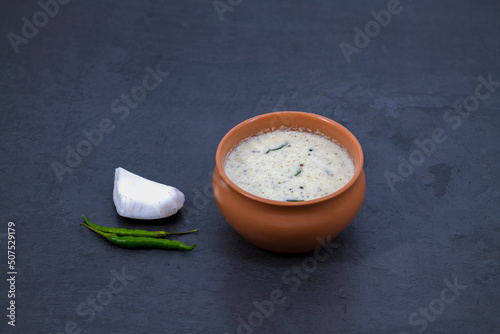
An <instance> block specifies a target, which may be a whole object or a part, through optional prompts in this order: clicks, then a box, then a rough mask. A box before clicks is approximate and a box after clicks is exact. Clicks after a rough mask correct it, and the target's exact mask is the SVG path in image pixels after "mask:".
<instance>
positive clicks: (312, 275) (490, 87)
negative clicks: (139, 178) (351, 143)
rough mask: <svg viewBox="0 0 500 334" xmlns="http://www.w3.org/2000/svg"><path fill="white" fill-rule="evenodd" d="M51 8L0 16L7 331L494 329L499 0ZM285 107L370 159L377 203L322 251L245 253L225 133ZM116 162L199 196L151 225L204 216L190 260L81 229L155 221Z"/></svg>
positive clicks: (26, 4) (26, 5) (23, 8)
mask: <svg viewBox="0 0 500 334" xmlns="http://www.w3.org/2000/svg"><path fill="white" fill-rule="evenodd" d="M61 2H63V3H64V1H62V0H61ZM42 3H43V2H42ZM46 3H47V4H52V5H51V6H46V8H47V11H48V12H49V13H50V14H51V16H49V15H46V14H43V12H42V14H40V13H39V12H40V11H41V10H42V7H41V6H40V4H38V3H37V2H36V1H23V2H10V3H9V4H4V5H3V6H2V11H1V12H0V29H1V31H0V32H1V33H0V36H1V39H0V52H1V54H0V113H1V117H2V118H1V122H0V130H1V131H0V142H1V146H0V148H1V151H0V152H1V155H2V162H1V163H0V170H1V182H0V226H1V228H0V247H1V248H2V250H1V251H0V254H3V255H1V257H0V263H2V264H1V266H0V267H1V268H2V269H1V271H0V272H1V276H2V277H4V279H2V280H3V282H4V283H2V285H1V288H0V291H1V293H0V296H1V297H0V308H2V309H3V310H4V311H3V313H4V314H3V316H2V318H1V319H2V320H1V324H0V332H2V333H58V334H59V333H167V332H169V333H226V332H227V333H252V332H253V333H422V332H425V333H497V332H498V330H499V328H500V320H499V319H500V318H499V317H498V314H499V313H500V298H499V297H500V288H499V286H500V269H499V268H500V267H499V261H500V245H499V240H500V227H499V224H498V216H499V209H498V207H499V204H500V203H499V198H500V193H499V190H498V189H499V178H498V173H499V159H498V157H499V139H500V131H499V126H500V118H499V108H500V83H498V82H499V81H500V64H499V60H498V59H499V51H500V39H499V38H498V37H499V36H500V34H499V33H500V21H499V20H498V17H499V14H500V4H499V3H498V1H481V2H475V1H451V0H450V1H439V2H434V1H424V0H420V1H416V0H415V1H409V0H408V1H401V3H400V4H399V5H398V3H396V2H394V1H392V0H391V1H356V2H350V1H335V2H333V1H331V2H327V1H307V2H306V1H272V2H271V1H246V0H244V1H236V0H234V1H230V3H232V6H231V7H230V8H228V7H225V9H226V11H225V12H224V13H222V14H221V16H219V14H218V13H217V11H216V9H215V7H214V4H213V2H212V1H176V2H173V1H172V2H168V3H166V4H163V3H159V2H154V1H107V2H102V1H85V2H76V1H71V2H69V3H67V4H61V5H59V6H58V8H56V7H55V6H54V3H53V2H50V1H47V2H46ZM222 3H223V4H226V6H227V2H225V1H224V2H222ZM219 6H220V8H221V9H220V10H222V8H223V7H222V5H221V4H220V3H219ZM388 8H389V10H390V11H389V10H388ZM56 9H57V10H56ZM372 10H373V11H374V14H373V13H372V14H371V11H372ZM381 10H386V11H385V12H380V11H381ZM387 13H390V15H391V17H390V19H389V17H388V15H387ZM384 14H385V16H384ZM23 17H25V18H26V19H25V20H24V21H23V19H22V18H23ZM375 17H377V18H378V20H379V21H380V22H381V23H375V22H376V21H375ZM221 19H222V20H221ZM33 20H35V23H36V24H38V26H39V27H38V28H37V27H36V26H33V27H30V24H32V22H33ZM371 21H373V23H370V22H371ZM26 22H29V23H26ZM356 27H357V28H359V29H360V30H361V31H365V28H367V29H368V35H366V36H363V35H361V34H360V33H359V32H357V28H356ZM35 28H36V30H35ZM14 34H15V35H14ZM23 34H24V35H23ZM364 34H366V32H365V33H364ZM25 36H28V37H25ZM356 36H357V37H356ZM370 36H371V37H370ZM9 39H10V40H9ZM341 43H345V44H341ZM347 44H349V46H347ZM340 45H342V46H343V49H344V50H346V51H345V52H346V54H349V55H348V56H347V57H346V56H345V55H344V54H343V52H342V48H341V46H340ZM354 48H356V49H354ZM16 51H17V52H16ZM348 60H349V61H350V62H348ZM157 69H158V72H156V73H157V74H156V75H155V76H152V75H151V74H149V73H150V72H155V71H156V70H157ZM164 72H168V73H169V75H166V74H164ZM147 75H149V76H147ZM481 78H482V79H481ZM488 81H490V84H487V82H488ZM491 81H493V83H491ZM484 82H486V84H485V83H484ZM146 86H147V88H145V87H146ZM457 102H458V103H462V104H463V103H465V106H463V107H460V106H458V107H457V106H455V105H456V103H457ZM460 108H461V109H460ZM276 110H302V111H308V112H314V113H318V114H321V115H325V116H327V117H330V118H332V119H334V120H336V121H338V122H340V123H342V124H344V125H345V126H346V127H348V128H349V129H350V130H351V131H352V132H353V133H354V134H355V135H356V136H357V137H358V138H359V140H360V142H361V144H362V147H363V149H364V153H365V161H366V164H365V172H366V176H367V194H366V199H365V203H364V205H363V208H362V209H361V211H360V213H359V215H358V216H357V217H356V219H355V221H354V222H353V223H352V224H351V225H350V227H349V228H348V229H347V230H346V231H345V232H344V233H343V234H341V235H340V236H339V237H338V238H337V239H335V240H334V241H333V243H332V244H331V245H330V246H333V248H332V249H333V251H332V252H331V253H328V252H326V251H325V253H324V255H325V254H326V255H325V256H324V257H322V260H321V261H315V258H314V254H313V253H310V254H304V255H299V256H285V257H284V256H279V255H275V254H270V253H268V252H265V251H262V250H260V249H258V248H256V247H254V246H252V245H250V244H249V243H247V242H245V241H244V240H243V239H242V238H240V237H239V236H238V235H237V234H236V233H235V232H234V231H233V230H232V229H231V228H230V227H229V226H228V225H227V224H226V223H225V222H224V220H223V218H222V217H221V215H220V213H219V212H218V210H217V208H216V206H215V204H214V202H213V199H212V197H211V193H210V191H211V189H210V184H211V171H212V170H213V167H214V155H215V151H216V147H217V144H218V142H219V141H220V139H221V138H222V137H223V136H224V134H225V133H226V132H227V131H228V130H229V129H230V128H232V127H233V126H234V125H236V124H237V123H239V122H240V121H243V120H245V119H247V118H249V117H251V116H254V115H258V114H262V113H267V112H271V111H276ZM467 110H469V111H467ZM99 128H100V130H99V131H101V134H102V136H100V135H99V134H98V133H97V132H96V131H94V130H95V129H99ZM89 134H90V136H91V138H92V140H91V141H89V140H88V139H87V137H86V136H87V135H89ZM86 141H87V142H86ZM92 141H93V143H92ZM89 143H90V146H89ZM419 143H420V144H419ZM419 145H420V146H421V147H422V148H419ZM72 150H75V151H79V152H80V153H81V155H85V156H80V158H78V157H76V156H74V153H73V155H71V154H70V156H69V157H68V154H69V153H68V152H70V151H72ZM422 150H423V151H422ZM424 151H425V152H424ZM405 161H406V162H405ZM54 166H56V167H57V168H58V170H59V177H58V176H57V173H56V172H55V170H54ZM118 166H121V167H124V168H127V169H129V170H131V171H133V172H135V173H138V174H140V175H143V176H145V177H148V178H150V179H154V180H157V181H159V182H163V183H166V184H170V185H173V186H176V187H178V188H179V189H180V190H181V191H183V192H184V193H185V194H186V197H187V200H186V207H185V208H184V209H183V210H182V211H181V212H180V213H179V214H178V215H176V216H174V217H172V218H170V219H165V220H162V221H158V222H151V223H145V224H144V226H145V227H147V228H151V229H159V228H162V229H168V230H174V231H180V230H186V229H191V228H200V232H199V233H198V234H196V235H189V236H183V237H182V239H183V240H184V241H186V242H188V243H190V242H196V243H198V245H199V247H198V248H197V249H196V250H195V251H193V252H191V253H179V252H177V253H176V252H162V251H147V250H144V251H127V250H122V249H118V248H115V247H113V246H112V245H110V244H108V243H107V242H106V241H105V240H103V239H101V238H99V237H97V236H95V235H92V234H91V233H90V232H89V231H87V230H83V228H80V227H79V225H78V224H79V223H80V222H81V221H82V219H81V214H86V215H87V216H88V217H89V218H90V219H91V220H93V221H94V222H95V223H101V224H103V225H110V226H120V227H138V226H140V225H141V224H143V223H140V222H135V221H132V220H127V219H123V218H121V217H119V216H118V215H117V214H116V211H115V208H114V205H113V202H112V189H113V175H114V168H116V167H118ZM388 178H389V179H388ZM388 180H389V181H388ZM9 221H12V222H14V223H15V229H16V271H17V275H16V285H15V289H16V292H15V294H16V296H15V299H12V298H9V297H8V290H9V284H8V283H7V282H6V278H8V277H7V276H8V275H7V271H8V268H7V224H8V222H9ZM271 299H272V300H273V302H271V301H270V300H271ZM11 300H15V303H16V304H15V305H16V313H15V315H16V322H15V324H16V326H15V328H14V327H12V326H10V325H8V324H7V321H9V319H8V318H7V317H6V315H7V314H8V313H7V312H9V311H7V310H6V308H7V307H8V306H9V302H10V301H11Z"/></svg>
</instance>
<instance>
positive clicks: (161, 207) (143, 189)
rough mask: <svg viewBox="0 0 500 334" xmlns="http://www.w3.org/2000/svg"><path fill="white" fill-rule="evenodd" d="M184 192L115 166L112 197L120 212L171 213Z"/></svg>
mask: <svg viewBox="0 0 500 334" xmlns="http://www.w3.org/2000/svg"><path fill="white" fill-rule="evenodd" d="M184 199H185V197H184V194H183V193H182V192H181V191H179V190H178V189H177V188H174V187H171V186H167V185H165V184H161V183H158V182H155V181H151V180H148V179H146V178H143V177H142V176H139V175H136V174H134V173H131V172H129V171H128V170H126V169H123V168H121V167H118V168H117V169H116V170H115V187H114V190H113V201H114V202H115V206H116V211H117V212H118V214H119V215H120V216H123V217H128V218H135V219H159V218H165V217H168V216H171V215H173V214H175V213H176V212H177V211H179V210H180V209H181V208H182V206H183V205H184Z"/></svg>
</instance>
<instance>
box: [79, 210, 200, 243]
mask: <svg viewBox="0 0 500 334" xmlns="http://www.w3.org/2000/svg"><path fill="white" fill-rule="evenodd" d="M82 216H83V219H85V222H86V223H87V225H89V226H91V227H93V228H94V229H95V230H97V231H101V232H105V233H113V234H117V235H119V236H131V237H149V238H162V237H166V236H169V235H179V234H188V233H193V232H197V231H198V229H196V230H192V231H187V232H165V231H145V230H130V229H127V228H116V227H106V226H99V225H96V224H93V223H91V222H90V221H89V220H88V219H87V217H85V215H82Z"/></svg>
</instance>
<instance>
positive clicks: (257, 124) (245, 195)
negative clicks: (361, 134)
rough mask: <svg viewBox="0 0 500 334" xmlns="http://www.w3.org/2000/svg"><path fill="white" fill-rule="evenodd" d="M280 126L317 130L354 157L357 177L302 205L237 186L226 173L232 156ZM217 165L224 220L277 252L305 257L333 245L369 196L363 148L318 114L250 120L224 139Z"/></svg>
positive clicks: (216, 184)
mask: <svg viewBox="0 0 500 334" xmlns="http://www.w3.org/2000/svg"><path fill="white" fill-rule="evenodd" d="M281 127H287V128H291V129H307V130H312V131H313V132H315V131H319V132H321V133H323V134H325V135H326V136H328V137H330V138H332V139H334V140H335V141H336V142H337V143H338V144H340V145H341V146H342V147H343V148H344V149H346V150H347V152H348V153H349V155H350V156H351V158H352V160H353V162H354V166H355V173H354V177H353V178H352V179H351V180H350V181H349V183H347V184H346V185H345V186H344V187H343V188H341V189H339V190H338V191H336V192H334V193H332V194H330V195H327V196H324V197H321V198H318V199H314V200H310V201H304V202H282V201H275V200H270V199H265V198H262V197H258V196H255V195H252V194H250V193H249V192H247V191H245V190H243V189H241V188H240V187H238V186H237V185H236V184H234V183H233V182H232V181H231V180H230V179H229V178H228V176H227V175H226V173H225V172H224V161H225V159H226V156H227V155H228V153H229V152H230V151H231V150H232V149H233V148H234V147H235V146H236V145H238V143H239V142H240V141H242V140H243V139H245V138H248V137H250V136H254V135H256V134H258V133H259V132H262V131H264V132H269V131H272V130H276V129H279V128H281ZM215 161H216V168H215V170H214V174H213V180H212V184H213V189H214V197H215V202H216V204H217V207H218V208H219V210H220V212H221V214H222V216H223V217H224V218H225V219H226V221H227V222H228V223H229V225H231V226H232V227H233V228H234V230H235V231H236V232H238V233H239V234H240V235H241V236H242V237H243V238H245V239H246V240H248V241H249V242H251V243H252V244H254V245H256V246H258V247H261V248H263V249H265V250H268V251H272V252H276V253H284V254H297V253H304V252H308V251H312V250H314V249H315V248H316V247H318V246H321V245H323V244H325V243H326V242H329V241H331V240H332V239H333V238H335V237H336V236H337V235H339V234H340V233H341V232H342V231H343V230H344V229H345V228H346V227H347V226H348V225H349V224H350V223H351V221H352V220H353V219H354V217H355V216H356V215H357V213H358V211H359V210H360V208H361V205H362V204H363V200H364V197H365V190H366V181H365V174H364V172H363V151H362V149H361V145H360V144H359V142H358V140H357V139H356V137H354V135H353V134H352V133H351V132H349V130H347V129H346V128H345V127H343V126H342V125H340V124H339V123H337V122H334V121H332V120H331V119H328V118H326V117H323V116H320V115H316V114H311V113H305V112H296V111H284V112H275V113H269V114H264V115H259V116H256V117H253V118H250V119H248V120H246V121H244V122H242V123H240V124H238V125H237V126H235V127H234V128H233V129H231V130H230V131H229V132H228V133H227V134H226V135H225V136H224V138H223V139H222V140H221V142H220V143H219V146H218V148H217V153H216V157H215Z"/></svg>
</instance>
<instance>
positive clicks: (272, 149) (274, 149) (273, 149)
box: [266, 143, 288, 154]
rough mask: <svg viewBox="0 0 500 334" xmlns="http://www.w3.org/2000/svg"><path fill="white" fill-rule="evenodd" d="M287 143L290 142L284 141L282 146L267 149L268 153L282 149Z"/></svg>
mask: <svg viewBox="0 0 500 334" xmlns="http://www.w3.org/2000/svg"><path fill="white" fill-rule="evenodd" d="M286 145H288V143H284V144H283V145H281V146H280V147H278V148H271V149H269V150H267V152H266V154H268V153H269V152H272V151H277V150H281V149H282V148H283V147H285V146H286Z"/></svg>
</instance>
